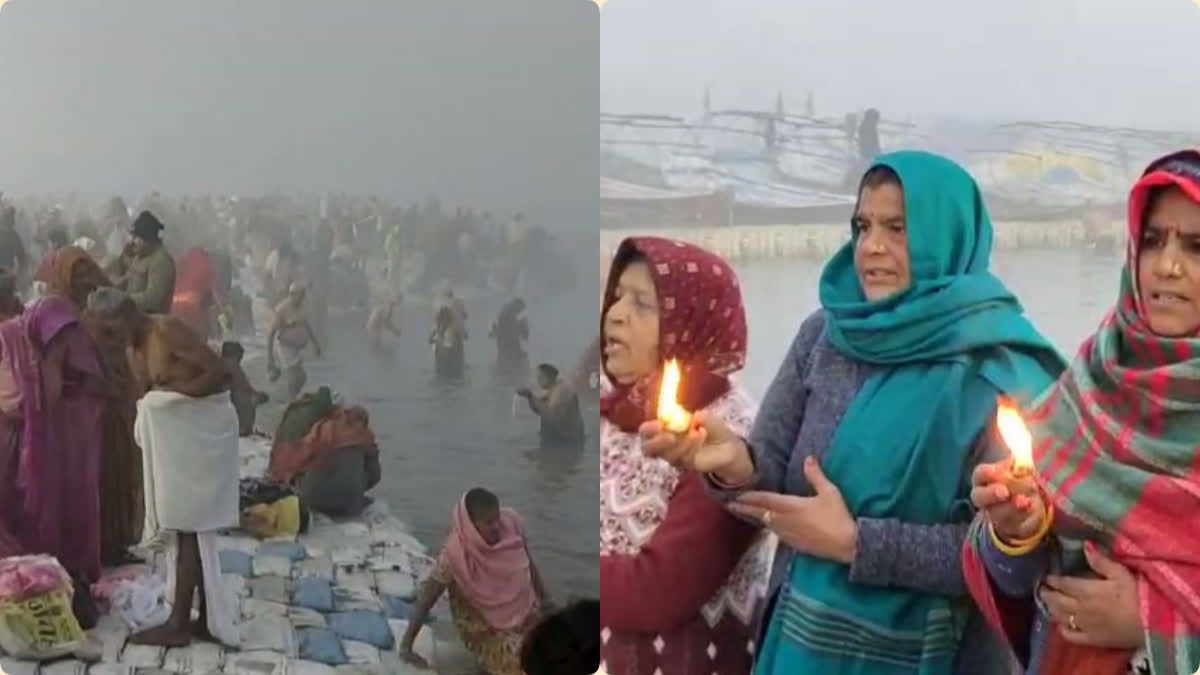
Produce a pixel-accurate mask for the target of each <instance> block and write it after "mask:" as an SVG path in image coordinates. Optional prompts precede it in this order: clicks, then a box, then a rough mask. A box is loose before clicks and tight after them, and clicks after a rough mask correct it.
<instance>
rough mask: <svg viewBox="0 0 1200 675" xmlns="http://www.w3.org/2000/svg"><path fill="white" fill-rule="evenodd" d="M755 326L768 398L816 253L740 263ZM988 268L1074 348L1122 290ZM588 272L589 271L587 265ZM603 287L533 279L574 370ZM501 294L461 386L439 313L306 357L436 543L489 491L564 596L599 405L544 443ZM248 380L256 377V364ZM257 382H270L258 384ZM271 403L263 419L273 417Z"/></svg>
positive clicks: (544, 314)
mask: <svg viewBox="0 0 1200 675" xmlns="http://www.w3.org/2000/svg"><path fill="white" fill-rule="evenodd" d="M736 267H737V270H738V274H739V276H740V279H741V282H742V288H743V292H744V295H745V300H746V303H747V311H748V316H749V323H750V358H749V363H748V365H747V368H746V371H745V372H744V373H743V376H742V382H743V384H744V385H745V386H746V387H747V389H748V390H749V391H750V392H751V393H752V394H754V395H755V396H758V397H760V396H761V395H762V393H763V392H764V391H765V389H766V386H767V385H768V384H769V383H770V380H771V378H772V377H773V376H774V373H775V370H776V369H777V368H778V366H779V362H780V359H781V358H782V356H783V354H784V353H785V352H786V350H787V348H788V345H789V344H790V343H791V340H792V338H793V336H794V335H795V332H796V329H797V328H798V327H799V325H800V322H801V321H802V320H803V319H804V317H805V316H807V315H808V314H809V313H810V312H812V311H813V309H815V308H816V306H817V280H818V278H819V276H820V272H821V264H820V263H819V262H812V261H804V260H777V261H769V262H754V263H748V264H739V265H737V266H736ZM993 267H994V269H995V271H996V272H997V274H999V276H1000V277H1001V278H1003V279H1004V280H1005V281H1006V282H1008V283H1009V285H1010V287H1011V288H1012V289H1013V290H1014V291H1015V292H1016V293H1017V294H1018V296H1019V297H1020V298H1021V300H1022V302H1023V303H1024V304H1025V306H1026V309H1027V311H1028V312H1029V314H1030V316H1031V317H1032V318H1033V320H1034V321H1035V323H1036V324H1037V325H1038V326H1039V327H1040V328H1041V329H1042V330H1043V332H1044V333H1045V334H1046V335H1047V336H1048V337H1050V338H1051V339H1052V340H1053V341H1054V342H1055V343H1056V344H1057V345H1058V346H1059V348H1060V349H1062V350H1063V351H1064V352H1066V353H1068V354H1071V353H1073V352H1074V350H1075V348H1076V346H1077V345H1078V344H1079V342H1080V341H1082V339H1083V338H1085V337H1086V336H1087V335H1088V334H1089V333H1090V332H1091V331H1092V330H1093V329H1094V328H1095V326H1096V324H1097V322H1098V321H1099V320H1100V318H1101V317H1102V315H1103V314H1104V312H1105V311H1106V310H1107V309H1108V307H1109V305H1110V303H1111V302H1112V300H1113V298H1114V297H1115V293H1116V288H1117V275H1118V271H1119V267H1120V260H1119V258H1117V257H1116V256H1114V255H1111V254H1097V253H1093V252H1089V251H1083V250H1080V251H1073V250H1021V251H1002V252H998V253H997V254H996V256H995V259H994V263H993ZM587 269H591V268H587ZM597 296H598V290H597V288H595V287H591V283H587V284H584V283H581V284H580V288H579V289H578V292H570V293H561V292H558V289H552V288H543V289H542V290H541V291H540V292H539V291H538V289H530V291H529V293H528V295H527V299H528V300H529V318H530V325H531V333H532V334H531V339H530V353H531V358H532V359H533V360H534V362H535V363H536V362H537V361H543V360H544V361H549V362H552V363H555V364H557V365H558V366H559V367H560V368H561V369H562V370H564V371H565V370H567V369H569V368H570V367H571V366H572V365H573V364H574V362H575V360H576V358H577V357H578V356H579V352H580V349H581V348H582V346H583V345H584V344H585V343H586V341H587V338H588V337H589V336H590V335H591V334H593V332H594V330H595V327H596V325H597V323H598V318H597V316H596V312H597V306H596V303H595V301H596V298H597ZM504 300H505V299H504V298H492V299H488V300H475V301H469V302H468V310H469V313H470V319H469V321H468V328H469V330H470V333H471V339H470V340H469V341H468V343H467V360H468V368H469V370H468V373H467V377H466V379H465V381H464V382H461V383H456V384H451V383H444V382H438V381H436V380H435V378H434V375H433V365H432V357H431V355H430V352H429V347H428V345H427V344H426V342H425V339H426V338H427V336H428V334H429V329H430V320H431V312H430V310H429V309H428V308H427V307H419V306H407V307H405V308H404V310H403V319H402V321H403V325H402V330H403V331H404V337H403V339H401V340H400V341H399V344H398V348H397V353H396V355H395V357H394V358H393V359H391V360H387V361H380V360H377V359H375V358H374V357H372V356H370V355H369V352H368V351H367V348H366V340H365V336H364V331H363V324H364V317H362V316H356V317H347V318H344V319H340V320H331V321H330V342H331V344H330V349H329V355H328V358H326V359H322V360H317V361H313V362H311V363H310V364H309V367H308V370H309V388H310V389H311V388H313V387H315V386H317V385H320V384H329V385H331V386H333V387H334V389H335V390H337V391H339V392H341V393H342V394H343V396H344V397H345V400H346V401H347V402H349V403H359V404H362V405H364V406H365V407H367V409H368V410H369V411H370V413H371V424H372V427H373V429H374V430H375V433H376V434H377V436H378V440H379V445H380V448H381V451H382V456H383V469H384V477H383V482H382V485H381V486H380V487H378V488H377V489H376V491H375V492H376V494H378V495H379V496H380V497H382V498H383V499H385V500H386V501H387V502H388V503H389V504H390V505H391V506H392V508H393V510H394V511H395V512H396V513H397V515H398V516H399V517H400V518H401V519H402V520H404V521H406V522H407V523H409V524H410V525H411V526H412V528H413V530H414V533H415V534H416V535H417V536H418V537H419V538H421V540H422V541H424V542H426V543H427V544H428V545H429V546H430V549H431V551H433V552H436V551H437V549H438V547H439V546H440V543H441V541H442V538H443V537H444V536H445V533H446V527H447V524H448V517H449V514H450V510H451V508H452V507H453V505H454V504H455V502H456V500H457V499H458V498H459V497H460V495H462V493H463V492H464V491H466V490H467V489H469V488H471V487H474V486H476V485H479V486H483V487H487V488H489V489H491V490H493V491H495V492H496V493H497V494H499V495H500V497H501V499H502V500H503V501H505V502H506V503H507V504H508V505H511V506H513V507H514V508H516V509H517V510H518V511H519V512H520V513H521V514H522V516H523V517H524V519H525V521H526V524H527V526H528V529H529V535H530V542H531V546H532V550H533V554H534V557H535V559H536V560H537V561H538V563H539V566H540V567H541V568H542V569H543V570H544V574H545V576H546V577H547V582H548V583H549V584H550V586H551V589H552V591H553V592H555V594H556V595H557V596H559V597H563V596H571V595H580V594H595V593H597V592H598V588H599V582H598V574H597V565H596V558H597V554H598V548H599V546H598V535H597V528H598V517H597V503H598V494H597V492H598V489H597V484H598V474H599V470H598V459H597V458H598V454H597V451H596V448H597V443H596V437H595V429H596V421H597V415H598V411H597V409H596V408H595V407H594V406H590V407H585V409H584V416H585V419H586V420H587V423H588V426H589V430H590V431H591V434H590V435H589V439H588V443H587V445H586V447H585V448H582V449H578V450H566V451H543V450H539V449H537V420H536V419H534V418H533V417H532V416H531V415H529V414H527V413H523V414H518V415H515V416H514V414H513V400H512V398H513V392H514V389H515V388H516V387H517V386H521V385H522V384H525V383H526V382H527V376H526V375H524V374H521V375H504V374H501V373H498V372H496V371H495V368H494V366H493V363H494V361H495V355H494V349H493V347H492V343H491V342H490V341H489V340H487V329H488V326H489V325H490V324H491V321H492V319H493V318H494V317H495V315H496V313H497V312H498V311H499V309H500V305H501V304H502V303H503V302H504ZM250 374H251V376H252V377H256V376H258V375H257V374H256V373H255V372H251V373H250ZM259 381H260V382H261V380H259ZM276 416H277V412H276V411H275V410H267V411H264V418H265V419H266V420H268V422H267V423H268V424H270V422H269V420H271V419H274V418H276Z"/></svg>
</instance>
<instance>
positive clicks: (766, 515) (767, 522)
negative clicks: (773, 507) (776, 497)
mask: <svg viewBox="0 0 1200 675" xmlns="http://www.w3.org/2000/svg"><path fill="white" fill-rule="evenodd" d="M774 517H775V515H774V514H773V513H771V512H770V511H763V514H762V524H763V525H764V526H766V527H770V526H771V519H772V518H774Z"/></svg>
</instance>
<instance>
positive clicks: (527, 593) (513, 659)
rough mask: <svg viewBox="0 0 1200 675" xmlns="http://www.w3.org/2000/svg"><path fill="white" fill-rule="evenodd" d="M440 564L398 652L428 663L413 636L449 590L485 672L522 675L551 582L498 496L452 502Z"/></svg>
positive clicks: (458, 621)
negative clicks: (528, 637) (525, 645)
mask: <svg viewBox="0 0 1200 675" xmlns="http://www.w3.org/2000/svg"><path fill="white" fill-rule="evenodd" d="M451 518H452V520H453V526H452V528H451V530H450V535H449V536H448V537H446V545H445V546H444V547H443V548H442V553H441V555H440V556H438V560H437V566H436V567H435V568H434V570H433V574H432V575H431V576H430V578H429V580H428V581H426V582H425V584H424V586H423V587H422V588H421V592H420V595H419V596H418V597H417V601H416V604H415V606H414V607H413V612H412V616H410V617H409V621H408V632H406V633H405V634H404V638H403V639H402V640H401V641H400V655H401V656H402V657H403V658H404V659H405V660H406V661H408V662H409V663H412V664H414V665H417V666H420V667H425V668H428V667H429V664H427V663H426V662H425V660H424V659H423V658H422V657H420V656H418V655H416V654H415V653H413V642H414V641H415V640H416V638H417V633H418V632H419V631H420V630H421V625H422V624H423V623H424V622H425V618H426V616H427V615H428V614H429V610H430V608H432V607H433V605H434V604H435V603H437V600H438V598H439V597H441V595H442V593H443V592H444V591H446V590H447V589H448V590H449V591H450V614H451V616H452V617H453V619H454V627H455V628H456V629H457V630H458V635H459V637H460V638H461V639H462V642H463V644H464V645H465V646H466V648H467V650H468V651H469V652H471V655H472V656H474V657H475V659H476V661H478V662H479V666H480V667H481V668H482V669H483V671H484V672H486V673H488V675H522V671H521V642H522V639H523V638H524V635H525V632H526V631H527V630H528V629H529V628H531V627H532V626H533V625H534V624H535V623H536V622H537V619H538V617H539V615H540V613H541V612H542V610H543V609H544V608H545V607H546V604H547V599H546V597H547V596H546V588H545V586H544V585H543V584H542V578H541V575H540V574H538V571H537V567H535V566H534V564H533V560H532V558H530V556H529V546H528V544H527V543H526V541H525V527H524V526H523V525H522V524H521V519H520V517H519V516H517V514H516V512H515V511H513V510H512V509H504V508H500V500H499V499H498V498H497V497H496V495H494V494H492V493H491V492H488V491H487V490H484V489H483V488H474V489H472V490H470V491H468V492H467V493H466V494H465V495H463V498H462V499H461V500H459V502H458V505H457V506H455V507H454V513H453V515H452V516H451Z"/></svg>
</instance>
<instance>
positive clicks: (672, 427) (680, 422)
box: [658, 359, 692, 434]
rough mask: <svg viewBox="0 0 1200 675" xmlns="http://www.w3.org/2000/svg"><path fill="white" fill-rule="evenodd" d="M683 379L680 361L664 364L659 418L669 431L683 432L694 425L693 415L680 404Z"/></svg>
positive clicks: (659, 392) (672, 360) (659, 393)
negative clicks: (680, 389)
mask: <svg viewBox="0 0 1200 675" xmlns="http://www.w3.org/2000/svg"><path fill="white" fill-rule="evenodd" d="M682 379H683V376H682V375H681V374H680V370H679V362H678V361H676V360H675V359H671V360H670V361H667V364H666V365H665V366H663V376H662V386H661V387H660V388H659V390H658V420H659V421H660V422H662V423H663V426H665V427H666V428H667V430H668V431H672V432H674V433H677V434H681V433H683V432H685V431H687V430H688V427H690V426H691V425H692V416H691V414H690V413H688V411H686V410H684V409H683V406H681V405H679V401H678V400H677V396H678V394H679V383H680V380H682Z"/></svg>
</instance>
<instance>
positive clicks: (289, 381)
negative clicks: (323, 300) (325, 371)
mask: <svg viewBox="0 0 1200 675" xmlns="http://www.w3.org/2000/svg"><path fill="white" fill-rule="evenodd" d="M304 296H305V289H304V285H303V284H301V283H300V282H298V281H296V282H292V285H291V286H290V287H288V294H287V297H285V298H284V299H283V302H281V303H279V306H278V307H276V308H275V319H274V321H273V322H272V323H271V330H270V331H269V332H268V334H267V376H268V377H270V378H271V381H272V382H274V381H275V380H278V379H279V376H280V375H286V379H285V380H284V385H285V390H286V393H287V399H286V400H288V401H291V400H293V399H295V398H296V397H297V396H298V395H300V392H301V391H303V390H304V385H305V383H307V382H308V373H306V372H305V371H304V348H305V347H307V346H308V345H309V342H310V341H311V342H312V346H313V352H314V353H315V354H316V356H317V358H321V345H320V343H319V342H317V336H316V335H315V334H314V333H313V329H312V325H310V324H309V322H308V319H307V318H306V317H305V315H304ZM276 338H278V344H279V357H278V358H276V356H275V351H276V349H275V345H276Z"/></svg>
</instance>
